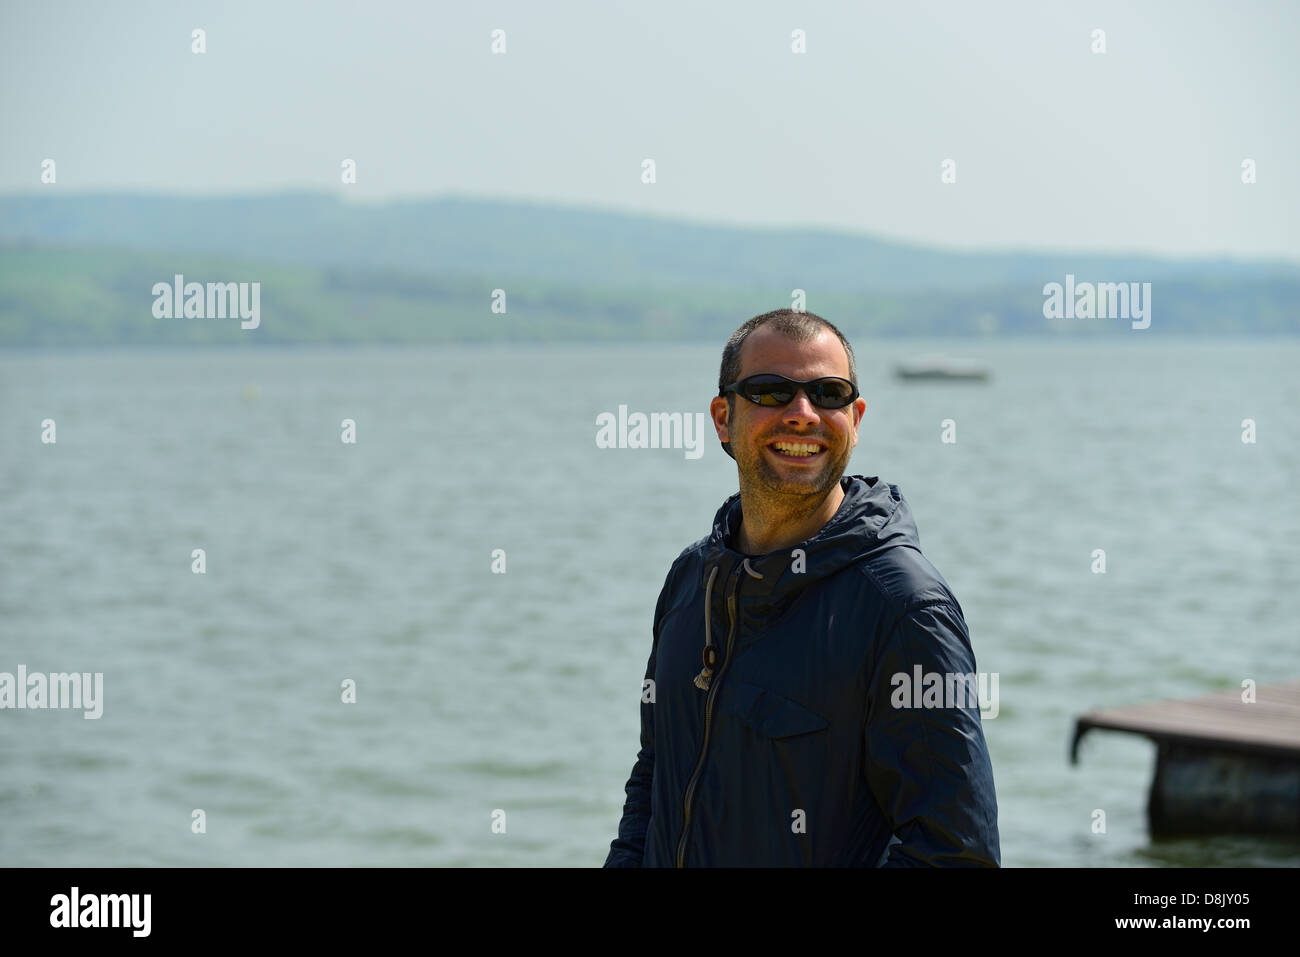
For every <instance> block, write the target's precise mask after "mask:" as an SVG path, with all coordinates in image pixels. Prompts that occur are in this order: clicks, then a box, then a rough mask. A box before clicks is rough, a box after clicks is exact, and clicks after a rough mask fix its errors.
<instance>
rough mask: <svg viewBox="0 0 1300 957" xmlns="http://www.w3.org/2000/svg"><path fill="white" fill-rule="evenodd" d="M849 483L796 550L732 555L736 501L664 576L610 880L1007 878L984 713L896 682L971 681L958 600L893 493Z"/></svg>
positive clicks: (868, 482) (866, 481) (860, 480)
mask: <svg viewBox="0 0 1300 957" xmlns="http://www.w3.org/2000/svg"><path fill="white" fill-rule="evenodd" d="M840 485H841V487H842V488H843V489H844V501H843V502H842V503H841V505H840V507H839V510H838V511H837V512H836V513H835V515H834V517H832V518H831V520H830V521H829V522H827V523H826V525H825V526H823V527H822V529H821V531H819V532H818V533H817V534H816V535H815V536H813V537H812V538H811V539H809V540H808V541H806V542H803V543H801V544H800V545H798V546H794V547H793V548H789V549H782V550H780V551H777V552H771V553H769V554H767V555H761V556H757V557H754V556H746V555H743V554H741V553H740V552H737V551H736V550H735V548H734V544H735V534H736V530H737V529H738V528H739V527H740V519H741V513H740V494H739V493H736V494H735V495H733V496H732V497H731V498H729V499H727V501H726V502H724V503H723V505H722V507H721V508H720V509H719V510H718V513H717V516H716V517H715V518H714V524H713V532H712V534H710V535H709V536H707V537H706V538H703V539H701V540H700V541H698V542H696V543H695V544H693V545H691V546H690V547H688V548H687V549H685V550H684V551H683V552H682V553H681V555H679V556H678V558H677V560H676V561H674V562H673V565H672V568H671V569H670V571H669V572H668V577H667V579H666V580H665V582H664V587H663V590H662V592H660V595H659V602H658V604H657V606H656V607H655V616H654V628H653V633H654V640H653V643H652V645H651V648H650V660H649V663H648V664H647V665H646V679H647V680H646V682H645V684H644V685H643V693H642V697H641V702H642V703H641V750H640V752H639V753H638V754H637V759H636V764H635V765H634V766H633V768H632V774H631V776H630V777H629V778H628V781H627V786H626V789H625V790H626V792H627V802H626V803H625V804H624V806H623V818H622V820H621V821H620V822H619V826H618V837H617V838H616V839H615V840H614V841H613V842H612V843H611V845H610V851H609V856H608V857H607V858H606V860H605V866H606V867H673V866H677V867H707V866H724V867H728V866H730V867H762V866H776V867H781V866H840V867H871V866H877V865H884V866H900V867H906V866H926V865H931V866H945V867H951V866H985V867H996V866H999V864H1000V851H999V847H998V815H997V799H996V797H995V795H994V789H993V769H992V766H991V764H990V762H989V755H988V750H987V747H986V746H985V743H984V733H983V729H982V726H981V724H980V714H979V708H978V703H977V702H974V701H970V700H967V701H965V702H962V701H961V700H956V701H954V700H953V699H952V698H949V699H947V700H944V701H939V699H938V698H937V697H936V698H934V699H932V703H933V704H935V705H940V706H932V707H916V706H914V705H915V704H916V703H917V702H918V701H919V700H920V697H919V695H920V690H919V689H917V691H916V695H917V697H915V698H913V697H910V696H909V695H908V693H907V692H906V691H905V690H903V689H905V688H906V687H907V686H906V685H904V684H903V683H902V682H901V681H900V679H899V678H897V677H896V676H898V675H906V676H907V677H908V679H909V681H911V680H912V679H913V678H914V677H920V676H921V675H929V674H930V673H938V674H941V675H945V676H947V675H970V676H971V679H968V680H970V681H972V683H973V676H974V675H975V657H974V653H973V652H972V650H971V644H970V637H969V635H968V634H967V631H966V623H965V621H964V620H963V618H962V610H961V606H960V605H959V604H958V603H957V599H956V597H955V596H954V595H953V593H952V592H951V591H950V590H949V588H948V585H947V583H946V582H945V581H944V580H943V577H942V576H941V575H940V574H939V572H938V570H937V569H935V567H934V566H933V565H931V564H930V562H929V561H928V560H926V558H925V557H924V556H923V555H922V554H921V551H920V545H919V541H918V539H917V534H916V525H915V523H914V522H913V521H912V513H911V510H910V509H909V508H908V506H907V503H906V502H905V501H904V500H903V496H902V494H901V493H900V492H899V490H898V488H897V486H894V485H889V484H887V483H885V482H881V481H880V480H879V479H877V478H875V477H872V478H866V477H864V476H860V475H851V476H843V477H841V479H840ZM706 645H708V646H711V647H712V648H713V649H714V652H713V659H712V661H713V666H712V668H707V667H706V660H705V659H706V656H708V655H709V652H707V651H706ZM917 666H919V670H918V669H917ZM651 682H653V683H651ZM705 689H707V690H705ZM900 704H902V705H905V706H900ZM963 704H964V705H965V706H964V707H963V706H962V705H963ZM942 705H953V706H942Z"/></svg>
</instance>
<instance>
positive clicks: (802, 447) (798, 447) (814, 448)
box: [768, 442, 826, 462]
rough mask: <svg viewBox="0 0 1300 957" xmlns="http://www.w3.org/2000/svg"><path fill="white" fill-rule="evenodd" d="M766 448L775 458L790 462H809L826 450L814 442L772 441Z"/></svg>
mask: <svg viewBox="0 0 1300 957" xmlns="http://www.w3.org/2000/svg"><path fill="white" fill-rule="evenodd" d="M768 448H769V449H771V450H772V452H773V453H774V454H775V455H776V457H777V458H779V459H784V460H787V461H790V462H810V461H812V460H813V459H816V458H819V457H820V456H821V455H822V454H823V453H824V452H825V451H826V449H825V447H823V446H821V445H817V444H816V443H814V442H773V443H772V444H771V445H769V446H768Z"/></svg>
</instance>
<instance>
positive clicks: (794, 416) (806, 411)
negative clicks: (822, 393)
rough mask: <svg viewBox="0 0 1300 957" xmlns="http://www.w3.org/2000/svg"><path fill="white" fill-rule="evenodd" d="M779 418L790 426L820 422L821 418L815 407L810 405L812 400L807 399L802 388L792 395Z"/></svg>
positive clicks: (806, 394)
mask: <svg viewBox="0 0 1300 957" xmlns="http://www.w3.org/2000/svg"><path fill="white" fill-rule="evenodd" d="M781 418H782V420H783V421H785V422H786V423H788V424H790V425H796V424H799V423H815V422H820V421H821V417H820V416H819V415H818V414H817V406H815V405H813V404H812V400H811V399H809V398H808V393H807V392H805V391H804V390H803V389H802V388H800V389H799V391H797V392H796V393H795V394H794V398H793V399H791V400H790V402H789V404H788V405H787V406H786V407H785V409H784V410H783V412H782V414H781Z"/></svg>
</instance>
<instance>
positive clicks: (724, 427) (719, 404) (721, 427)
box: [709, 395, 731, 442]
mask: <svg viewBox="0 0 1300 957" xmlns="http://www.w3.org/2000/svg"><path fill="white" fill-rule="evenodd" d="M730 411H731V410H730V409H729V408H728V407H727V400H726V399H724V398H723V397H722V396H720V395H719V396H714V398H713V401H712V402H710V403H709V415H710V416H712V417H713V428H714V430H715V431H716V432H717V433H718V441H719V442H730V441H731V423H730V419H729V417H728V416H729V413H730Z"/></svg>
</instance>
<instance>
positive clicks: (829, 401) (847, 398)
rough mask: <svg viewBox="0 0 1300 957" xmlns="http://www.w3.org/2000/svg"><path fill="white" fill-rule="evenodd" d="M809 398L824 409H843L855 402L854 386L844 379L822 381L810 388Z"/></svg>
mask: <svg viewBox="0 0 1300 957" xmlns="http://www.w3.org/2000/svg"><path fill="white" fill-rule="evenodd" d="M808 398H810V399H811V400H812V403H813V405H818V406H821V407H822V408H823V409H842V408H844V406H846V405H848V404H849V403H850V402H852V401H853V386H852V384H851V383H849V382H847V381H845V380H844V379H822V380H821V381H820V382H816V383H814V384H813V385H811V386H809V387H808Z"/></svg>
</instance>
